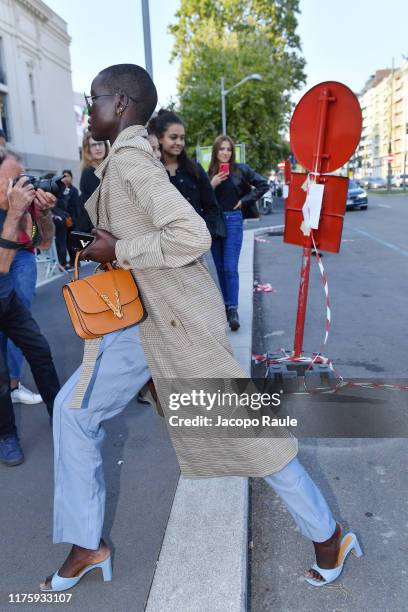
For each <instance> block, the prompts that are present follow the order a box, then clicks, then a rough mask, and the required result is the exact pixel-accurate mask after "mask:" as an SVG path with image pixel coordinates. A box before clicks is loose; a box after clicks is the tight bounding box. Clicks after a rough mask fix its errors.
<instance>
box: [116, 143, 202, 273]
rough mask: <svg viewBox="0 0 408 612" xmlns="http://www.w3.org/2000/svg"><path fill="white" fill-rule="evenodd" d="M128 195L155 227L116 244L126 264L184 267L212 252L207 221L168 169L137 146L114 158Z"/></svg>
mask: <svg viewBox="0 0 408 612" xmlns="http://www.w3.org/2000/svg"><path fill="white" fill-rule="evenodd" d="M110 164H113V166H114V169H115V170H116V173H117V178H118V180H119V181H120V182H121V183H122V185H123V186H124V188H125V190H126V192H127V195H128V197H129V198H130V200H131V201H132V202H134V204H135V206H136V207H138V208H141V209H142V210H143V211H144V212H145V214H146V215H147V216H148V217H149V218H150V220H151V223H152V231H150V232H148V233H146V234H145V235H144V236H143V237H138V238H126V239H121V240H118V241H117V243H116V257H117V260H118V262H119V264H120V265H121V266H122V267H123V268H129V269H133V270H137V269H139V270H143V269H148V268H179V267H182V266H185V265H187V264H189V263H191V262H192V261H194V260H195V259H197V258H198V257H200V256H201V255H203V254H204V253H206V252H207V251H208V249H209V248H210V246H211V236H210V234H209V232H208V230H207V227H206V224H205V221H204V220H203V219H202V218H201V217H200V215H198V214H197V213H196V211H195V210H194V209H193V207H192V206H191V204H189V203H188V202H187V200H185V199H184V197H183V196H182V195H181V194H180V192H179V191H178V190H177V189H176V188H175V187H174V186H173V185H172V184H171V183H170V181H169V178H168V176H167V173H166V171H165V169H164V167H163V166H162V165H161V164H160V163H159V162H157V161H156V160H154V159H153V158H152V156H151V155H149V154H147V153H145V152H144V151H140V150H138V149H135V148H130V147H129V148H124V149H121V150H119V151H118V152H117V153H116V154H115V155H114V156H113V158H112V160H111V161H110Z"/></svg>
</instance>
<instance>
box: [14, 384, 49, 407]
mask: <svg viewBox="0 0 408 612" xmlns="http://www.w3.org/2000/svg"><path fill="white" fill-rule="evenodd" d="M11 401H12V402H13V404H41V402H42V401H43V399H42V397H41V395H40V394H39V393H34V391H30V389H27V387H24V386H23V385H22V384H21V383H18V387H17V389H14V391H12V392H11Z"/></svg>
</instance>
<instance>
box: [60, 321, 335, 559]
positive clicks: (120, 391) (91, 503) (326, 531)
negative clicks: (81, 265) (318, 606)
mask: <svg viewBox="0 0 408 612" xmlns="http://www.w3.org/2000/svg"><path fill="white" fill-rule="evenodd" d="M79 375H80V368H79V369H78V370H77V371H76V372H75V373H74V374H73V375H72V376H71V378H70V379H69V380H68V381H67V382H66V383H65V385H64V386H63V388H62V389H61V391H60V392H59V394H58V396H57V398H56V400H55V403H54V416H53V432H54V464H55V467H54V479H55V489H54V543H55V544H58V543H60V542H67V543H70V544H77V545H79V546H83V547H84V548H89V549H97V548H98V547H99V542H100V539H101V536H102V529H103V522H104V514H105V481H104V475H103V465H102V457H101V447H102V443H103V440H104V437H105V431H104V429H103V426H102V423H103V421H106V420H108V419H110V418H112V417H113V416H116V415H117V414H119V413H120V412H122V410H123V409H124V408H125V407H126V405H127V404H128V403H129V402H130V400H131V399H132V398H133V397H134V396H135V395H136V393H137V392H138V391H139V390H140V389H141V388H142V387H143V385H145V384H146V382H147V381H148V380H149V378H150V371H149V369H148V367H147V364H146V360H145V357H144V354H143V349H142V346H141V343H140V338H139V331H138V327H137V326H133V327H129V328H127V329H124V330H121V331H119V332H114V333H112V334H109V335H107V336H105V337H104V338H103V341H102V343H101V347H100V351H99V356H98V360H97V364H96V368H95V372H94V375H93V377H92V380H91V382H90V385H89V388H88V390H87V393H86V395H85V398H84V401H83V403H82V407H81V408H79V409H72V408H71V407H70V405H71V399H72V397H73V394H74V391H75V386H76V384H77V382H78V379H79ZM265 480H266V482H267V483H268V484H269V485H270V486H271V487H273V489H274V490H275V491H276V493H277V494H278V495H279V496H280V497H281V498H282V499H283V501H284V502H285V504H286V505H287V507H288V510H289V512H290V513H291V514H292V516H293V518H294V519H295V521H296V523H297V525H298V526H299V528H300V530H301V532H302V534H303V535H304V536H305V537H307V538H310V539H311V540H314V541H315V542H322V541H324V540H327V539H328V538H330V537H331V535H332V534H333V532H334V530H335V526H336V524H335V521H334V519H333V517H332V515H331V512H330V510H329V508H328V506H327V503H326V501H325V500H324V498H323V496H322V494H321V493H320V491H319V489H318V488H317V487H316V485H315V484H314V483H313V481H312V480H311V478H310V476H309V475H308V474H307V472H306V471H305V469H304V468H303V467H302V465H301V464H300V463H299V461H298V460H297V459H293V460H292V461H291V462H290V463H289V464H288V465H287V466H286V467H285V468H284V469H283V470H281V471H280V472H277V473H275V474H271V475H270V476H266V478H265Z"/></svg>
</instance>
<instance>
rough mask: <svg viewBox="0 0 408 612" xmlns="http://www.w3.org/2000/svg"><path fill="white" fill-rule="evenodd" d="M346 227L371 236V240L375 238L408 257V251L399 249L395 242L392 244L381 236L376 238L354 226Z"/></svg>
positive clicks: (368, 236)
mask: <svg viewBox="0 0 408 612" xmlns="http://www.w3.org/2000/svg"><path fill="white" fill-rule="evenodd" d="M347 229H349V230H352V231H354V232H357V233H358V234H362V235H363V236H367V238H371V240H375V241H376V242H379V243H380V244H382V245H383V246H386V247H388V248H389V249H392V250H393V251H396V252H397V253H399V254H400V255H404V256H405V257H408V251H404V249H401V248H400V247H398V246H397V245H396V244H392V242H387V241H386V240H382V239H381V238H378V237H377V236H374V235H373V234H370V233H369V232H365V231H364V230H360V229H357V228H356V227H348V228H347Z"/></svg>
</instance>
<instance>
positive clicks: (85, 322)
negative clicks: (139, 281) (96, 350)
mask: <svg viewBox="0 0 408 612" xmlns="http://www.w3.org/2000/svg"><path fill="white" fill-rule="evenodd" d="M78 258H79V252H78V253H77V254H76V257H75V267H74V277H73V279H72V280H71V282H69V283H68V284H66V285H64V287H63V289H62V293H63V296H64V299H65V303H66V305H67V308H68V314H69V316H70V317H71V321H72V325H73V326H74V330H75V332H76V333H77V335H78V336H79V337H80V338H86V339H89V338H100V337H101V336H104V335H105V334H109V333H111V332H113V331H117V330H119V329H123V328H124V327H129V326H130V325H135V324H136V323H140V322H141V321H144V320H145V318H146V317H147V313H146V311H145V309H144V307H143V304H142V301H141V299H140V296H139V290H138V288H137V285H136V283H135V280H134V278H133V276H132V274H131V272H130V271H129V270H123V269H121V268H114V267H113V266H112V264H110V263H108V264H105V271H104V272H98V273H96V274H92V275H91V276H87V277H86V278H82V279H80V278H79V273H78Z"/></svg>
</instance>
